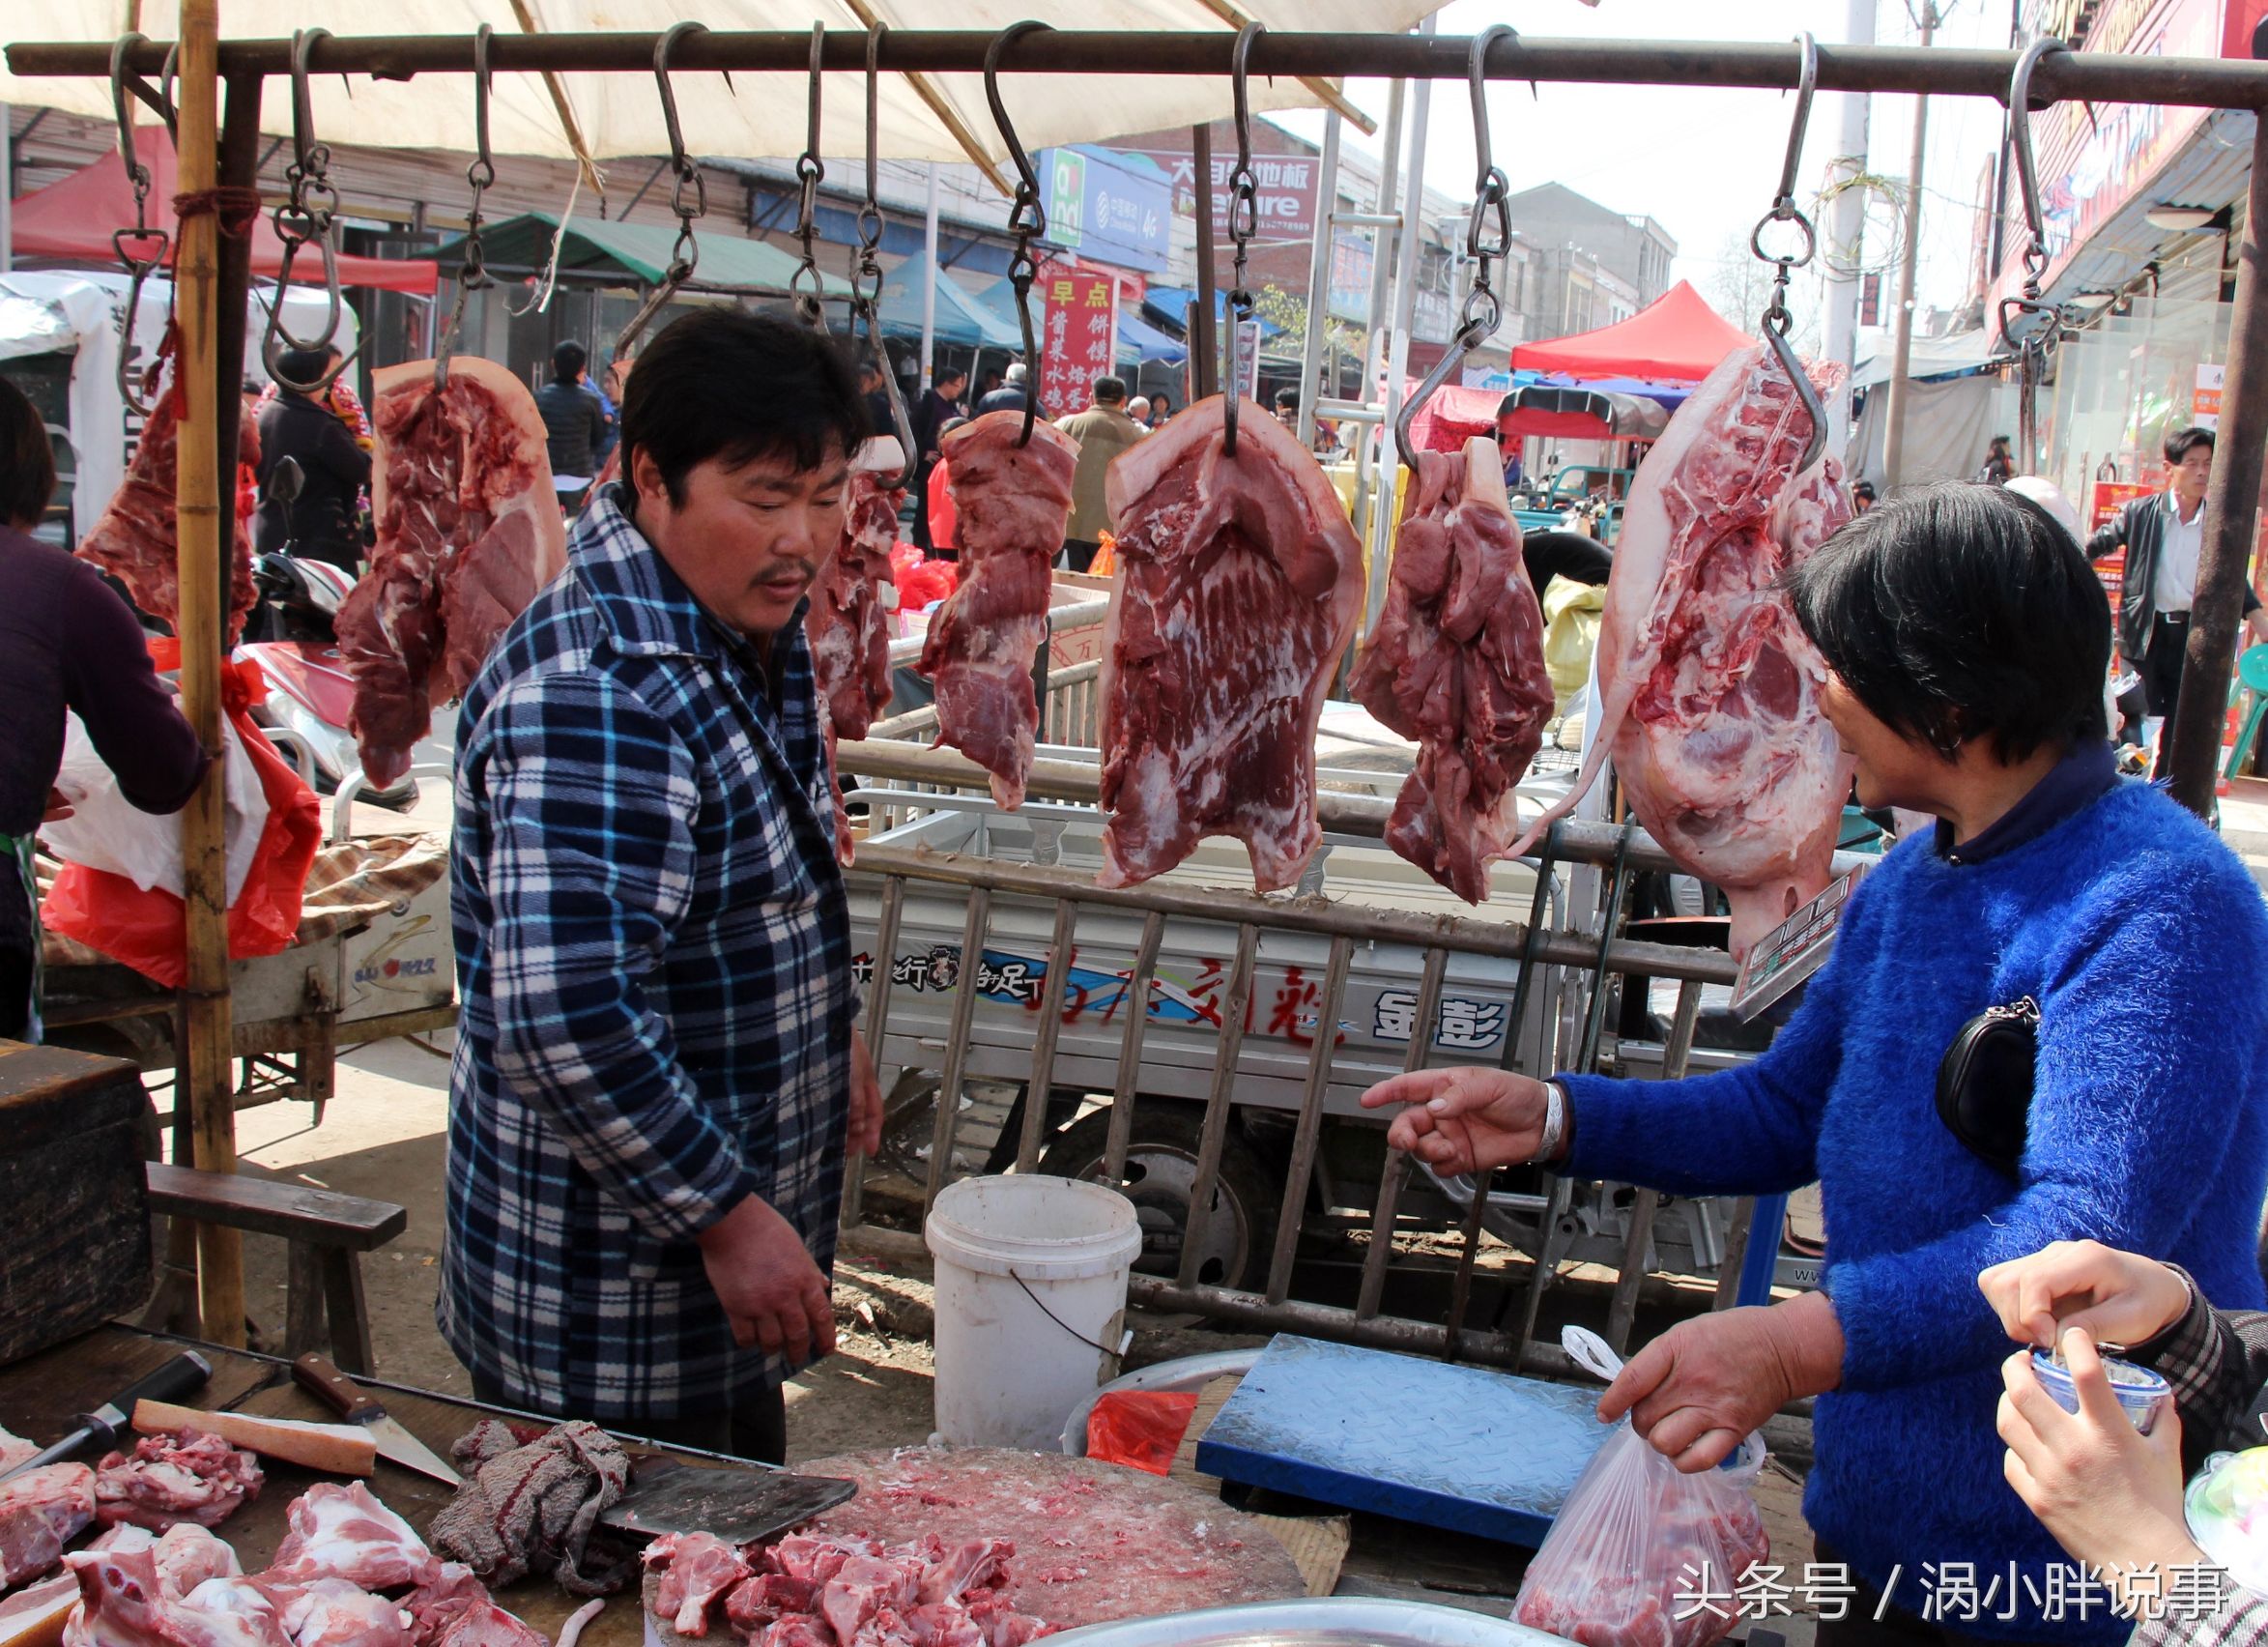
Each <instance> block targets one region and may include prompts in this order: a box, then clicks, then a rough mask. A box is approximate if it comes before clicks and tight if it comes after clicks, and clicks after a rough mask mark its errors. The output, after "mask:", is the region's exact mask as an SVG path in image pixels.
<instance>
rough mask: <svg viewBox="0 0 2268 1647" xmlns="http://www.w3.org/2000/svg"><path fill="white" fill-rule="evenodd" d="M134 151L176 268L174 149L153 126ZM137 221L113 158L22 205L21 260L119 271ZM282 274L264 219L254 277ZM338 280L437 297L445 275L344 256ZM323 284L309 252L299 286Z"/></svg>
mask: <svg viewBox="0 0 2268 1647" xmlns="http://www.w3.org/2000/svg"><path fill="white" fill-rule="evenodd" d="M134 146H135V148H136V149H137V150H139V151H140V154H141V157H142V163H143V164H144V165H146V166H148V167H149V168H150V174H151V188H150V201H149V208H148V210H149V216H150V219H151V226H152V227H153V228H160V229H163V230H164V231H165V232H166V233H167V234H168V235H171V236H172V237H173V241H174V245H173V246H169V247H168V248H167V250H166V255H165V261H166V263H167V265H168V266H169V267H170V266H171V264H172V262H173V252H174V249H175V247H178V246H179V245H180V241H181V234H180V230H181V225H180V223H179V222H178V221H177V220H176V219H175V217H174V215H173V196H174V193H175V191H176V190H177V189H178V188H179V187H180V185H179V184H178V183H177V182H176V181H175V176H174V162H173V145H172V144H171V143H169V142H168V141H166V138H165V133H164V132H163V131H162V130H159V129H158V127H155V126H149V127H144V128H142V129H141V130H137V131H136V132H135V133H134ZM133 220H134V191H133V186H132V185H131V184H129V183H128V182H127V178H126V168H125V167H124V166H122V165H120V164H119V163H118V159H117V157H116V156H115V155H113V156H111V157H110V158H108V159H100V160H97V161H96V162H95V163H94V164H93V165H91V166H88V167H86V168H85V169H83V170H81V171H78V172H75V173H73V174H72V176H70V177H67V178H65V179H64V180H63V181H62V182H61V183H58V184H54V185H51V186H50V187H48V188H43V189H41V190H39V191H38V192H37V193H35V194H26V195H23V196H20V197H19V198H18V199H17V200H16V202H15V236H14V239H15V255H16V256H18V257H41V258H53V259H55V260H56V261H58V262H64V263H106V264H112V265H115V264H116V263H117V261H118V251H117V248H116V247H115V246H112V245H111V241H110V237H111V235H112V234H113V233H114V232H115V231H117V230H119V229H126V228H131V227H132V226H133ZM282 269H283V242H281V241H280V240H278V239H277V238H276V235H275V225H274V224H273V223H272V222H270V221H269V220H268V217H267V215H266V214H262V215H261V217H259V218H258V220H257V221H255V222H254V223H253V225H252V274H254V276H256V277H261V276H264V277H266V278H267V279H270V280H273V279H274V278H275V277H276V275H277V274H280V273H281V272H282ZM338 277H339V281H340V283H341V284H342V285H348V286H375V287H377V288H378V289H380V290H381V291H388V292H413V293H416V294H418V295H420V296H430V295H431V294H432V292H433V289H434V287H435V286H436V285H437V284H438V283H439V281H440V269H439V266H438V265H436V264H434V263H433V262H431V261H430V260H425V259H401V260H395V259H392V258H383V257H347V256H341V257H340V258H339V260H338ZM322 278H323V254H322V251H321V248H319V247H315V246H309V247H308V248H307V249H306V250H305V251H302V252H301V254H300V257H299V260H298V261H297V262H296V263H295V264H294V265H293V266H292V284H294V285H295V286H297V285H315V284H317V283H319V282H320V281H321V280H322Z"/></svg>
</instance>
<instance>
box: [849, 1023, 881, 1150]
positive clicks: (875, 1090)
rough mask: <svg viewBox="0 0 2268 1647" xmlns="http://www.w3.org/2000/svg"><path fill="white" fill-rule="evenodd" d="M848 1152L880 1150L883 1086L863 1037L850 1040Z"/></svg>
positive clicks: (858, 1036)
mask: <svg viewBox="0 0 2268 1647" xmlns="http://www.w3.org/2000/svg"><path fill="white" fill-rule="evenodd" d="M849 1143H850V1153H851V1154H852V1155H854V1156H858V1155H868V1156H871V1155H873V1154H874V1153H875V1152H876V1150H878V1149H880V1148H881V1147H882V1083H881V1078H880V1077H878V1076H876V1074H875V1055H874V1054H872V1053H871V1052H869V1051H867V1045H866V1037H865V1036H864V1035H858V1034H853V1035H852V1036H851V1037H850V1138H849Z"/></svg>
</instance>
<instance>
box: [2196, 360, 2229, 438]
mask: <svg viewBox="0 0 2268 1647" xmlns="http://www.w3.org/2000/svg"><path fill="white" fill-rule="evenodd" d="M2222 370H2223V368H2222V367H2220V366H2212V365H2201V366H2199V367H2198V368H2197V386H2196V389H2195V390H2192V391H2191V393H2190V421H2191V422H2193V423H2195V424H2196V426H2197V427H2198V428H2200V429H2218V428H2219V427H2221V374H2222Z"/></svg>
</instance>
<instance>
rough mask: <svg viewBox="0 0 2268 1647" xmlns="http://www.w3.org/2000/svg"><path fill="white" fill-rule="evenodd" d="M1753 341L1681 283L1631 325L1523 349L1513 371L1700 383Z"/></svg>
mask: <svg viewBox="0 0 2268 1647" xmlns="http://www.w3.org/2000/svg"><path fill="white" fill-rule="evenodd" d="M1755 341H1756V339H1755V338H1753V337H1751V336H1749V335H1748V334H1747V333H1746V332H1742V331H1740V330H1739V329H1738V328H1737V327H1735V326H1732V325H1730V324H1728V323H1727V322H1726V321H1725V320H1724V319H1723V318H1721V317H1720V316H1719V315H1718V314H1717V311H1716V310H1714V309H1712V308H1710V307H1709V306H1708V301H1707V300H1706V299H1704V298H1703V297H1702V295H1701V294H1700V293H1699V292H1697V291H1695V290H1694V289H1693V287H1692V286H1691V285H1690V284H1689V283H1688V282H1686V281H1683V280H1680V281H1679V282H1678V283H1677V284H1676V285H1675V286H1672V287H1671V288H1670V289H1669V290H1668V291H1666V292H1664V293H1663V294H1662V295H1661V296H1660V297H1658V298H1656V299H1655V300H1654V301H1653V302H1652V303H1648V304H1647V305H1646V306H1645V307H1644V308H1642V309H1640V310H1639V311H1638V312H1637V313H1636V314H1634V315H1632V316H1631V317H1630V318H1629V319H1628V320H1625V321H1621V322H1619V323H1617V324H1616V325H1613V326H1602V327H1600V328H1599V329H1598V330H1597V331H1596V332H1577V333H1576V334H1575V335H1574V336H1572V337H1555V338H1552V339H1550V340H1549V341H1547V342H1542V343H1522V344H1520V345H1519V346H1518V347H1517V348H1515V349H1513V351H1512V369H1513V370H1514V371H1536V372H1565V373H1566V374H1567V375H1568V376H1569V377H1574V378H1612V377H1634V378H1651V379H1653V380H1654V381H1656V382H1662V381H1669V382H1676V383H1699V382H1700V381H1701V380H1702V379H1703V378H1705V377H1707V376H1708V374H1709V373H1710V372H1712V371H1714V370H1716V367H1717V362H1718V361H1722V360H1723V359H1724V358H1725V357H1726V356H1727V355H1730V354H1731V353H1732V352H1733V351H1734V350H1736V349H1745V348H1747V347H1748V346H1749V345H1750V344H1752V343H1754V342H1755Z"/></svg>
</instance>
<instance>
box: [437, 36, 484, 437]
mask: <svg viewBox="0 0 2268 1647" xmlns="http://www.w3.org/2000/svg"><path fill="white" fill-rule="evenodd" d="M495 34H496V29H495V28H494V26H492V25H491V24H488V23H482V24H481V25H480V27H479V28H478V29H477V30H475V31H474V35H473V132H474V145H475V147H474V154H473V159H472V160H471V162H470V163H469V164H467V166H466V167H465V181H466V183H468V184H470V185H471V186H472V188H473V205H472V208H471V209H470V210H469V211H468V212H467V213H466V215H465V261H464V262H463V263H462V264H461V265H460V266H459V267H458V269H457V300H456V302H455V303H452V304H451V305H450V306H449V318H448V324H447V325H446V326H445V327H444V328H443V329H442V332H441V336H440V337H439V338H438V339H437V340H436V341H435V344H434V349H433V391H434V393H436V394H439V393H440V392H441V391H442V390H445V389H446V388H447V387H448V381H449V357H450V356H451V355H452V354H454V353H455V352H456V347H457V337H458V335H459V333H460V332H462V331H463V330H464V325H465V300H466V299H467V298H468V297H470V296H471V295H472V294H473V293H474V292H477V291H482V290H485V289H486V288H488V287H490V286H493V285H495V284H496V281H495V280H494V279H493V278H492V277H491V276H490V274H489V273H488V253H487V250H486V248H485V247H483V246H482V245H481V244H480V197H481V195H482V194H484V193H486V192H487V191H488V188H489V186H490V185H491V184H493V183H495V182H496V159H495V157H494V156H493V155H491V154H490V153H489V147H488V98H489V90H490V85H491V75H490V72H489V67H488V48H489V43H490V42H491V41H492V40H493V38H494V37H495Z"/></svg>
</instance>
